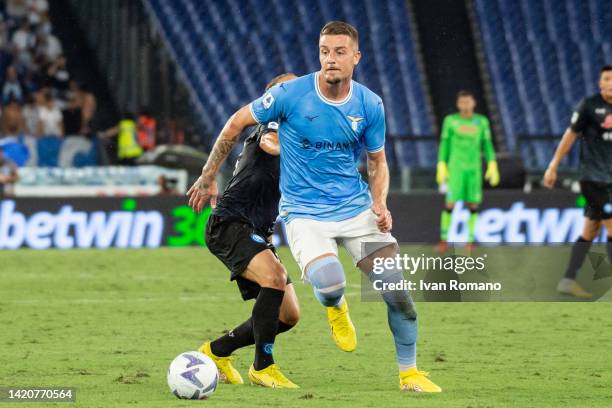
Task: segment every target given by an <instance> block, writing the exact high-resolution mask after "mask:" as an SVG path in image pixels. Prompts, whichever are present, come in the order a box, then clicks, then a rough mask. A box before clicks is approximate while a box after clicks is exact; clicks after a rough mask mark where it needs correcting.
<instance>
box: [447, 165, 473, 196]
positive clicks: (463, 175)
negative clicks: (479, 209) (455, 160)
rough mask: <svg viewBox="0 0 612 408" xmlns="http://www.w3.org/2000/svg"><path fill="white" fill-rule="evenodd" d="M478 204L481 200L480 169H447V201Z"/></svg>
mask: <svg viewBox="0 0 612 408" xmlns="http://www.w3.org/2000/svg"><path fill="white" fill-rule="evenodd" d="M457 201H463V202H465V203H474V204H480V203H481V202H482V171H481V170H480V169H476V170H459V169H452V168H451V169H449V176H448V192H447V193H446V202H447V203H456V202H457Z"/></svg>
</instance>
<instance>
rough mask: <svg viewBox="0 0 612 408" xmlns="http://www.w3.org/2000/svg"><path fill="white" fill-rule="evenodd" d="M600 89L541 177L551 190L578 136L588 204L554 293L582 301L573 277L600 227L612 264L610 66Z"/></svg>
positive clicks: (580, 108) (577, 113)
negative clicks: (562, 274) (560, 166)
mask: <svg viewBox="0 0 612 408" xmlns="http://www.w3.org/2000/svg"><path fill="white" fill-rule="evenodd" d="M599 89H600V92H599V93H598V94H595V95H593V96H590V97H587V98H585V99H583V100H582V101H581V102H580V104H579V105H578V107H577V108H576V111H575V112H574V114H573V115H572V120H571V124H570V127H569V128H568V129H567V130H566V131H565V134H564V135H563V138H562V139H561V142H560V143H559V146H558V147H557V151H556V152H555V155H554V157H553V159H552V160H551V161H550V164H549V165H548V169H547V170H546V173H545V174H544V185H545V186H546V187H548V188H553V187H554V185H555V181H556V180H557V168H558V167H559V163H560V162H561V160H562V159H563V158H564V157H565V155H566V154H567V153H568V152H569V151H570V150H571V148H572V146H573V145H574V142H575V141H576V139H577V138H578V136H580V138H581V140H582V146H581V150H580V188H581V190H582V193H583V194H584V196H585V198H586V202H587V205H586V207H585V209H584V229H583V230H582V234H581V235H580V238H578V240H577V241H576V243H575V244H574V247H573V248H572V254H571V257H570V261H569V264H568V266H567V270H566V272H565V276H564V277H563V279H561V281H560V282H559V285H558V286H557V290H558V291H559V292H561V293H566V294H569V295H572V296H576V297H583V298H585V297H586V298H588V297H591V294H590V293H589V292H587V291H585V290H584V289H583V288H582V287H581V286H580V285H579V284H578V283H576V275H577V274H578V270H579V269H580V267H581V266H582V264H583V262H584V259H585V258H586V255H587V253H588V252H589V249H590V248H591V243H592V241H593V240H594V239H595V238H596V237H597V236H598V235H599V232H600V229H601V225H602V224H603V225H604V226H605V227H606V229H607V230H608V244H607V248H608V258H609V259H610V261H611V262H612V243H611V242H612V65H606V66H604V67H602V68H601V71H600V76H599Z"/></svg>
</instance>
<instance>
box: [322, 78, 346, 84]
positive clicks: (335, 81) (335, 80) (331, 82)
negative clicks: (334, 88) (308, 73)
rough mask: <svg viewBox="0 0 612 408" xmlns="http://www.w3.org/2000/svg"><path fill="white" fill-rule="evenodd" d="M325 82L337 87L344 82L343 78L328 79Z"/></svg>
mask: <svg viewBox="0 0 612 408" xmlns="http://www.w3.org/2000/svg"><path fill="white" fill-rule="evenodd" d="M325 82H327V83H328V84H330V85H337V84H339V83H340V82H342V79H341V78H331V79H326V80H325Z"/></svg>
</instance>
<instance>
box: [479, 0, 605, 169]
mask: <svg viewBox="0 0 612 408" xmlns="http://www.w3.org/2000/svg"><path fill="white" fill-rule="evenodd" d="M475 11H476V15H477V18H478V23H479V28H480V34H481V37H482V40H483V43H484V44H483V45H484V51H485V59H486V62H487V66H488V69H489V73H490V77H491V79H492V85H493V89H494V93H495V97H496V102H497V105H498V107H499V110H500V113H501V119H502V125H503V128H504V131H505V134H506V137H507V139H506V141H507V145H508V147H509V148H510V149H512V150H517V151H518V152H519V153H520V154H521V156H522V157H523V159H524V161H525V166H526V168H528V169H529V168H533V169H540V170H541V169H543V168H545V167H546V165H547V164H548V160H550V157H551V154H552V152H553V149H554V145H555V144H556V142H555V141H552V140H551V141H550V142H546V143H545V142H543V141H542V140H533V141H531V142H529V141H528V140H526V139H521V145H520V146H519V145H518V144H517V140H518V137H519V136H520V135H560V134H561V133H563V131H564V130H565V129H566V128H567V125H568V123H569V119H570V116H571V112H572V110H573V108H574V107H575V106H576V104H577V103H578V101H579V100H580V99H581V98H583V97H584V96H585V95H589V94H592V93H595V92H596V91H597V87H596V85H597V78H598V72H599V69H600V67H601V66H602V65H603V64H604V63H605V62H608V63H609V62H610V58H612V7H610V3H609V1H608V0H586V1H585V0H542V1H529V0H517V1H505V0H476V2H475ZM577 154H578V153H577V149H574V151H573V152H572V153H571V154H570V156H569V157H568V159H567V160H566V161H565V162H564V163H566V164H567V165H568V166H572V165H576V164H577Z"/></svg>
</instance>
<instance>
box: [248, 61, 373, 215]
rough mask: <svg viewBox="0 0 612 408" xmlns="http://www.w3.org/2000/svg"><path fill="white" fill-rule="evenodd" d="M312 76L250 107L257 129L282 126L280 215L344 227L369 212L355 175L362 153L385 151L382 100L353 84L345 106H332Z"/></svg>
mask: <svg viewBox="0 0 612 408" xmlns="http://www.w3.org/2000/svg"><path fill="white" fill-rule="evenodd" d="M318 75H319V73H318V72H315V73H311V74H309V75H305V76H302V77H300V78H297V79H294V80H292V81H288V82H284V83H281V84H279V85H276V86H274V87H272V88H271V89H270V90H268V91H267V92H266V93H265V94H264V95H263V96H262V97H260V98H259V99H256V100H255V101H253V102H252V103H251V104H250V105H249V107H250V109H251V113H252V115H253V117H254V118H255V119H256V120H257V121H258V122H259V123H267V122H272V121H276V122H280V129H279V140H280V151H281V153H280V164H281V177H280V190H281V200H280V204H279V213H280V215H281V217H282V218H283V220H284V221H285V222H288V221H290V220H292V219H295V218H310V219H316V220H321V221H342V220H346V219H348V218H351V217H354V216H356V215H357V214H359V213H361V212H363V211H365V210H366V209H368V208H370V206H371V205H372V198H371V196H370V192H369V189H368V185H367V184H366V183H365V181H363V179H362V178H361V175H360V174H359V171H358V170H357V161H358V159H359V156H360V154H361V151H362V149H363V147H364V146H365V148H366V149H367V151H368V152H371V153H373V152H378V151H380V150H382V149H384V147H385V112H384V107H383V103H382V100H381V99H380V97H379V96H378V95H376V94H375V93H374V92H372V91H370V90H369V89H368V88H366V87H365V86H363V85H361V84H359V83H358V82H355V81H351V87H350V92H349V94H348V96H347V97H346V99H345V100H343V101H338V102H335V101H330V100H329V99H327V98H325V97H324V96H323V94H322V93H321V92H320V90H319V87H318V83H317V78H318Z"/></svg>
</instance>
